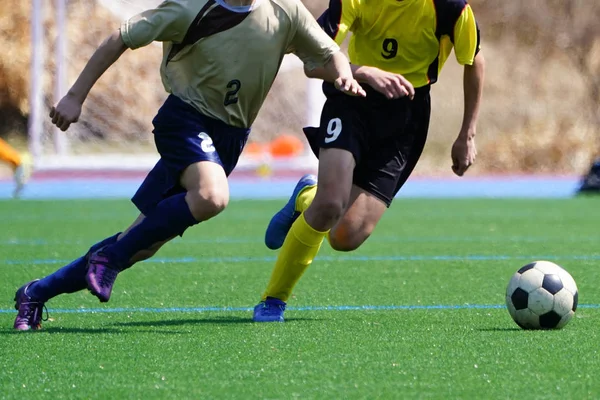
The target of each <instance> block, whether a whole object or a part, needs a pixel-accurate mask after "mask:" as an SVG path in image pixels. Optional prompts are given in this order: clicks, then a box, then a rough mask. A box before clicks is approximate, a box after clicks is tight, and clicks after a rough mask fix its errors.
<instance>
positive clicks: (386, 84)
mask: <svg viewBox="0 0 600 400" xmlns="http://www.w3.org/2000/svg"><path fill="white" fill-rule="evenodd" d="M366 79H367V83H368V84H369V86H371V87H372V88H373V89H375V90H377V91H378V92H379V93H381V94H383V95H384V96H385V97H387V98H388V99H399V98H400V97H405V96H408V97H410V99H411V100H412V99H413V98H414V97H415V88H414V87H413V85H412V84H411V83H410V82H409V81H408V80H407V79H406V78H405V77H403V76H402V75H400V74H393V73H391V72H387V71H383V70H381V69H379V68H375V67H370V68H368V69H367V70H366Z"/></svg>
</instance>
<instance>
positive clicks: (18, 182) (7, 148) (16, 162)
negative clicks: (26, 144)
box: [0, 139, 31, 198]
mask: <svg viewBox="0 0 600 400" xmlns="http://www.w3.org/2000/svg"><path fill="white" fill-rule="evenodd" d="M0 160H2V161H4V162H5V163H7V164H8V165H9V166H10V167H11V169H12V171H13V176H14V179H15V190H14V192H13V197H15V198H18V197H19V196H20V195H21V192H22V191H23V188H24V187H25V184H26V183H27V181H28V180H29V177H30V176H31V159H30V157H29V155H28V154H20V153H19V152H18V151H17V150H16V149H15V148H13V147H12V146H11V145H10V144H8V143H6V142H5V141H4V140H2V139H0Z"/></svg>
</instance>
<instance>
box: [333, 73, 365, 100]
mask: <svg viewBox="0 0 600 400" xmlns="http://www.w3.org/2000/svg"><path fill="white" fill-rule="evenodd" d="M334 84H335V88H336V89H337V90H339V91H341V92H342V93H345V94H347V95H350V96H359V97H367V92H365V90H364V89H363V88H362V86H360V84H359V83H358V82H357V81H356V79H354V78H351V77H350V78H346V77H339V78H337V79H336V80H335V82H334Z"/></svg>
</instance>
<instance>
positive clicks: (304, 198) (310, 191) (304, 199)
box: [295, 186, 331, 243]
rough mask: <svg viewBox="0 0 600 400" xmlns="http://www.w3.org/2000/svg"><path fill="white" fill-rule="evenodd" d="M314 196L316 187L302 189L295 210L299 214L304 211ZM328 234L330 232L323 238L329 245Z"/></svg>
mask: <svg viewBox="0 0 600 400" xmlns="http://www.w3.org/2000/svg"><path fill="white" fill-rule="evenodd" d="M315 194H317V186H307V187H305V188H304V189H302V191H301V192H300V194H299V195H298V197H297V198H296V207H295V210H296V211H299V212H304V211H306V209H307V208H308V206H310V205H311V204H312V202H313V200H314V199H315ZM329 233H330V232H329V231H328V232H327V234H326V235H325V238H326V239H327V241H328V242H330V243H331V241H330V240H329Z"/></svg>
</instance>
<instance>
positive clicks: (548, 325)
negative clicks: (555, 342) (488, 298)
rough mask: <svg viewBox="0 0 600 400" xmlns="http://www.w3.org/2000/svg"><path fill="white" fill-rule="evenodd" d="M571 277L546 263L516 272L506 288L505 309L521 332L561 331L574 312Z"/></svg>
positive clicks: (574, 287)
mask: <svg viewBox="0 0 600 400" xmlns="http://www.w3.org/2000/svg"><path fill="white" fill-rule="evenodd" d="M577 298H578V293H577V285H576V284H575V280H574V279H573V277H572V276H571V275H570V274H569V273H568V272H567V271H565V270H564V269H562V268H561V267H559V266H558V265H556V264H554V263H552V262H549V261H535V262H532V263H531V264H527V265H525V266H524V267H523V268H521V269H520V270H518V271H517V272H516V273H515V274H514V275H513V276H512V278H511V279H510V282H509V283H508V287H507V288H506V307H508V312H509V313H510V316H511V317H512V318H513V320H514V321H515V322H516V323H517V325H519V326H520V327H521V328H523V329H560V328H562V327H563V326H565V325H566V324H567V323H568V322H569V321H570V320H571V318H572V317H573V314H575V310H576V309H577Z"/></svg>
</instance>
